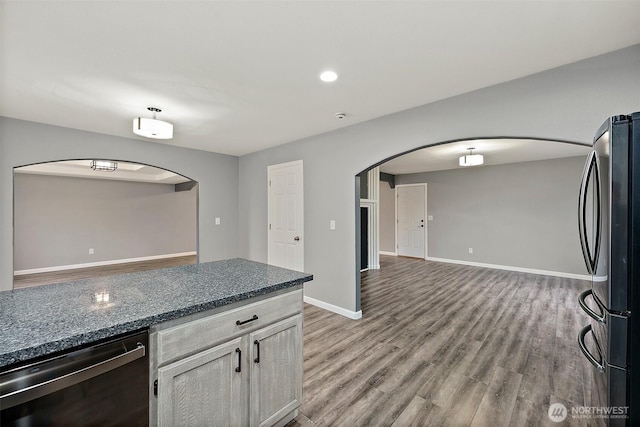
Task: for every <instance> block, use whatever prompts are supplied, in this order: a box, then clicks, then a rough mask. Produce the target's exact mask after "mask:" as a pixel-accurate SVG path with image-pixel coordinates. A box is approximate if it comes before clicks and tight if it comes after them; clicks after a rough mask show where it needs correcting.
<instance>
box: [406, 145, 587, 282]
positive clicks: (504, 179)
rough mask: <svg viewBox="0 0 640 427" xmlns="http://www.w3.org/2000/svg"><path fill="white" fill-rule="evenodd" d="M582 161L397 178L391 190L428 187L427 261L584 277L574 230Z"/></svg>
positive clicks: (473, 169) (430, 173)
mask: <svg viewBox="0 0 640 427" xmlns="http://www.w3.org/2000/svg"><path fill="white" fill-rule="evenodd" d="M585 159H586V156H584V157H569V158H564V159H553V160H544V161H536V162H526V163H512V164H506V165H495V166H482V167H474V168H465V169H453V170H446V171H438V172H429V173H417V174H409V175H396V184H414V183H421V182H426V183H427V184H428V187H427V206H428V209H429V215H432V216H433V221H427V227H428V229H427V232H428V245H429V246H428V248H429V252H428V256H429V257H430V258H446V259H452V260H461V261H471V262H480V263H486V264H496V265H505V266H511V267H521V268H533V269H538V270H549V271H557V272H563V273H574V274H587V270H586V267H585V265H584V261H583V259H582V251H581V249H580V241H579V239H578V234H577V231H576V230H577V229H578V216H577V209H578V208H577V206H578V188H579V186H580V177H581V176H582V168H583V167H584V162H585ZM469 248H473V254H469V251H468V250H469Z"/></svg>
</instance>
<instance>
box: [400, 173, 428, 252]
mask: <svg viewBox="0 0 640 427" xmlns="http://www.w3.org/2000/svg"><path fill="white" fill-rule="evenodd" d="M398 187H424V259H427V257H428V247H429V245H428V244H427V236H428V233H427V228H428V226H427V224H428V223H429V221H428V219H429V215H428V213H427V183H426V182H422V183H418V184H396V188H395V194H394V199H395V203H396V221H395V230H396V254H397V253H398Z"/></svg>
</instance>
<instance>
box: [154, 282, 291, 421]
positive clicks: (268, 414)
mask: <svg viewBox="0 0 640 427" xmlns="http://www.w3.org/2000/svg"><path fill="white" fill-rule="evenodd" d="M150 346H151V381H152V383H153V384H152V387H153V393H152V394H151V396H152V397H151V404H150V411H151V413H150V422H151V424H152V425H155V424H157V425H159V426H200V425H206V426H272V425H281V424H283V423H284V422H286V421H288V420H290V419H292V418H293V417H294V416H295V415H296V414H297V408H298V407H299V406H300V404H301V403H302V361H303V356H302V290H301V289H300V288H297V289H295V290H293V291H289V292H286V293H283V294H280V295H277V296H274V297H271V298H266V299H262V300H260V301H255V302H251V300H249V302H247V303H245V304H241V305H236V306H235V307H231V308H227V309H224V308H223V309H219V310H217V311H213V312H211V313H207V315H202V314H199V315H196V316H195V317H193V316H192V317H189V318H186V319H184V318H183V319H179V320H177V321H171V322H167V323H166V324H160V325H158V326H156V327H153V328H152V330H151V335H150Z"/></svg>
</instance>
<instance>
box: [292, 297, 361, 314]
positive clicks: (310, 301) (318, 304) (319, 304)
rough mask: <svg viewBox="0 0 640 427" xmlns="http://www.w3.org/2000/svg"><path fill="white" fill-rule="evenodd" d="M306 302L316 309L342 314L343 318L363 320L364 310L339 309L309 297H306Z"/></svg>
mask: <svg viewBox="0 0 640 427" xmlns="http://www.w3.org/2000/svg"><path fill="white" fill-rule="evenodd" d="M304 302H306V303H307V304H311V305H315V306H316V307H320V308H323V309H325V310H328V311H331V312H333V313H337V314H340V315H342V316H345V317H348V318H349V319H353V320H358V319H361V318H362V310H359V311H351V310H347V309H345V308H342V307H338V306H337V305H333V304H329V303H328V302H324V301H320V300H317V299H315V298H311V297H308V296H306V295H305V296H304Z"/></svg>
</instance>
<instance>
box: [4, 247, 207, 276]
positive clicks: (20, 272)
mask: <svg viewBox="0 0 640 427" xmlns="http://www.w3.org/2000/svg"><path fill="white" fill-rule="evenodd" d="M196 254H197V252H195V251H193V252H180V253H176V254H165V255H152V256H143V257H138V258H125V259H114V260H109V261H98V262H87V263H84V264H69V265H59V266H56V267H43V268H31V269H29V270H17V271H14V272H13V275H14V276H22V275H24V274H35V273H50V272H52V271H64V270H74V269H76V268H87V267H101V266H103V265H114V264H126V263H129V262H139V261H151V260H154V259H164V258H176V257H181V256H189V255H196Z"/></svg>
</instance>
